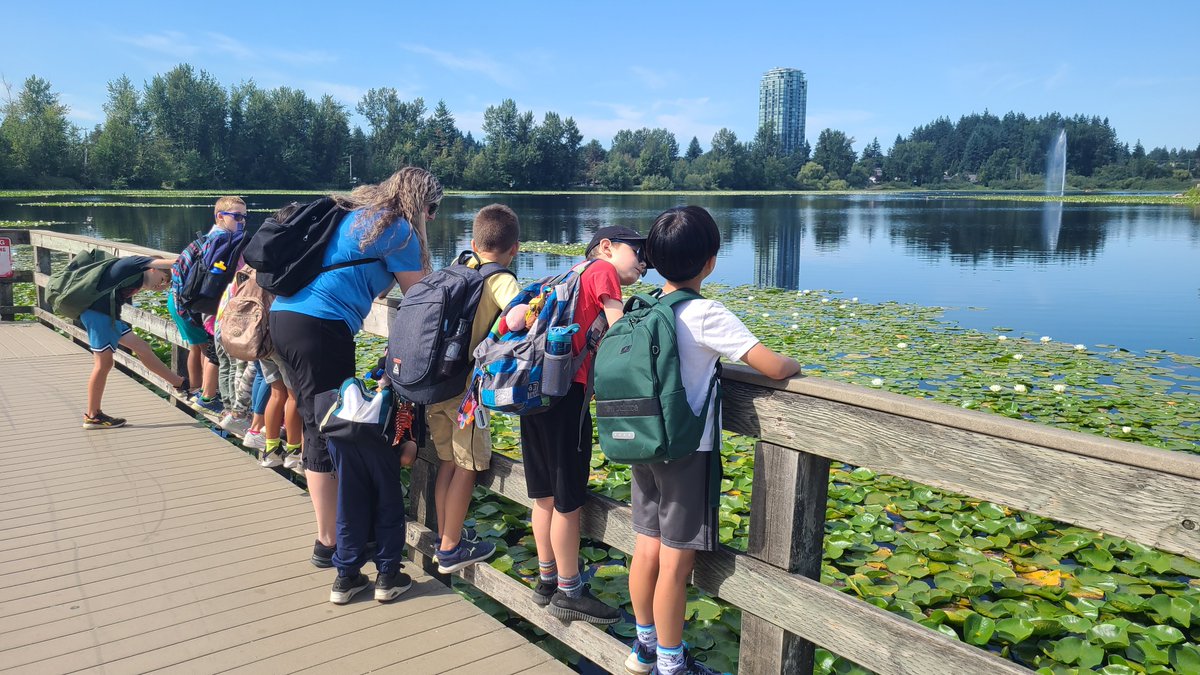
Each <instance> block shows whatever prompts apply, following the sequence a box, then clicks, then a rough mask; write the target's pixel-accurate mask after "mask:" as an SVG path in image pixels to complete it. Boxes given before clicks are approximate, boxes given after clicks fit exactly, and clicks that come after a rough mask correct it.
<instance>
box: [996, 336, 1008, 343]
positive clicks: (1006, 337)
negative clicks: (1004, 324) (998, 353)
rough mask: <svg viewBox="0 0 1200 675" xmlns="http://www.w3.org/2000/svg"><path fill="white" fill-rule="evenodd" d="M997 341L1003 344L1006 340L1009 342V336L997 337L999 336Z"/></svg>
mask: <svg viewBox="0 0 1200 675" xmlns="http://www.w3.org/2000/svg"><path fill="white" fill-rule="evenodd" d="M996 339H997V340H999V341H1001V342H1004V341H1005V340H1007V339H1008V336H1006V335H997V336H996Z"/></svg>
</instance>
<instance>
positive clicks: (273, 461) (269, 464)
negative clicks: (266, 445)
mask: <svg viewBox="0 0 1200 675" xmlns="http://www.w3.org/2000/svg"><path fill="white" fill-rule="evenodd" d="M258 465H259V466H262V467H266V468H268V469H274V468H275V467H277V466H283V451H282V450H274V451H272V452H268V453H266V454H264V455H263V458H262V461H260V462H259V463H258Z"/></svg>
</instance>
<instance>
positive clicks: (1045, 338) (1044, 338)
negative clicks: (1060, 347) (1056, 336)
mask: <svg viewBox="0 0 1200 675" xmlns="http://www.w3.org/2000/svg"><path fill="white" fill-rule="evenodd" d="M1041 340H1042V342H1049V341H1050V336H1049V335H1043V336H1042V337H1041Z"/></svg>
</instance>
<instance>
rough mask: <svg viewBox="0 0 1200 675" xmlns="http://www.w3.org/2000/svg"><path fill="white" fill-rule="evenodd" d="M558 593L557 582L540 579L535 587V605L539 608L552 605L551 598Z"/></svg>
mask: <svg viewBox="0 0 1200 675" xmlns="http://www.w3.org/2000/svg"><path fill="white" fill-rule="evenodd" d="M556 591H558V582H557V581H542V578H541V577H540V576H539V577H538V582H537V585H536V586H534V587H533V604H535V605H537V606H539V607H545V606H546V605H549V604H550V597H551V596H553V595H554V593H555V592H556Z"/></svg>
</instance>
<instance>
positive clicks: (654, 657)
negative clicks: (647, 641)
mask: <svg viewBox="0 0 1200 675" xmlns="http://www.w3.org/2000/svg"><path fill="white" fill-rule="evenodd" d="M657 662H658V647H657V645H652V646H650V647H647V646H646V645H644V644H642V641H641V640H638V639H637V638H634V640H633V651H631V652H629V656H628V657H626V658H625V670H627V671H629V675H647V674H648V673H649V672H650V671H651V670H654V664H655V663H657Z"/></svg>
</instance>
